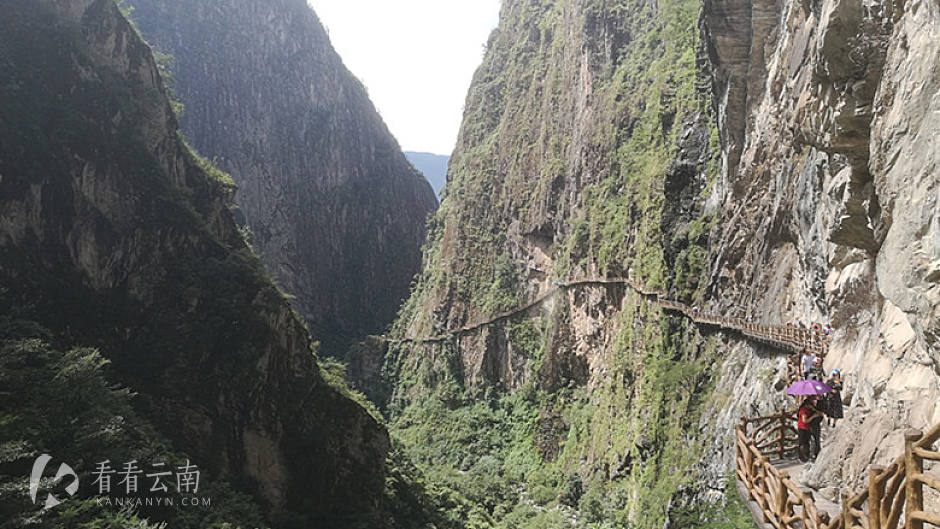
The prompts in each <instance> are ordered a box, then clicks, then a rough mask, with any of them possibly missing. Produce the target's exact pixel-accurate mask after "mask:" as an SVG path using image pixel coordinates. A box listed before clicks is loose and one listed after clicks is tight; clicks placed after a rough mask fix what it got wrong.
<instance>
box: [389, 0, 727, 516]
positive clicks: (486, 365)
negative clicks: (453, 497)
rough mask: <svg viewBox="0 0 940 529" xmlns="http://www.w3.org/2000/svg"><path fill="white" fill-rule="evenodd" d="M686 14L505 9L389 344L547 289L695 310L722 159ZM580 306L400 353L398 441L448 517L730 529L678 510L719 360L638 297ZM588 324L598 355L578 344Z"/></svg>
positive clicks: (679, 10) (705, 512)
mask: <svg viewBox="0 0 940 529" xmlns="http://www.w3.org/2000/svg"><path fill="white" fill-rule="evenodd" d="M699 8H700V4H699V3H698V2H696V1H694V0H664V1H660V2H655V3H653V2H640V1H628V0H613V1H609V0H584V1H575V0H558V1H539V0H515V1H507V2H504V3H503V8H502V13H501V22H500V27H499V29H498V30H497V31H496V32H495V33H494V35H493V36H492V37H491V39H490V42H489V44H488V48H487V53H486V56H485V58H484V61H483V65H482V66H481V67H480V69H479V70H478V71H477V74H476V76H475V78H474V83H473V86H472V87H471V89H470V94H469V96H468V99H467V106H466V113H465V120H464V124H463V128H462V130H461V135H460V139H459V141H458V149H457V151H456V152H455V155H454V157H453V159H452V161H451V169H450V173H449V176H450V181H449V182H448V187H447V189H446V190H445V197H444V199H443V202H442V205H441V208H440V209H439V211H438V213H437V214H436V215H435V216H434V218H433V219H432V220H431V221H430V229H429V241H428V244H427V245H426V248H425V261H424V265H425V266H424V270H423V273H422V276H421V277H420V279H419V281H418V282H417V284H416V285H415V287H414V289H413V293H412V297H411V298H410V299H409V301H408V302H407V303H406V305H405V306H404V307H403V309H402V312H401V314H400V317H399V320H398V322H397V323H396V326H395V329H394V331H395V332H397V333H401V334H406V335H418V336H421V335H427V334H434V333H436V332H439V331H440V330H443V329H448V328H454V327H458V326H460V325H462V324H463V323H465V322H467V321H475V320H478V319H482V318H484V317H486V316H489V315H493V314H496V313H498V312H500V311H503V310H507V309H510V308H512V307H515V306H518V305H519V304H520V303H522V302H524V301H525V300H527V299H530V298H531V297H533V296H534V294H535V293H536V292H537V291H539V290H540V288H545V286H544V285H545V284H546V283H547V282H548V281H549V280H551V279H553V278H557V279H578V278H585V277H593V276H604V275H607V276H625V275H628V274H631V275H633V276H634V277H636V278H637V279H638V280H640V281H641V282H643V283H644V284H646V285H647V286H648V287H651V288H663V289H667V290H669V291H670V292H671V294H672V295H674V296H676V297H679V298H683V299H692V300H694V299H695V298H696V296H699V295H701V287H702V283H703V282H702V278H703V274H704V271H705V266H706V256H707V255H708V233H709V231H710V229H711V227H712V226H713V222H714V220H713V218H712V217H711V216H710V215H707V214H706V213H705V212H704V208H703V206H702V204H703V203H704V197H705V195H706V194H707V193H708V183H709V182H710V181H711V180H712V179H714V178H715V177H716V175H717V170H718V167H717V154H718V149H717V147H718V146H717V133H716V125H715V123H714V119H713V116H712V115H711V112H712V110H711V104H710V100H709V95H708V93H707V89H706V88H705V84H706V81H705V79H706V78H705V75H704V72H702V71H701V70H700V65H699V64H698V62H697V61H698V53H699V51H700V44H699V42H698V31H697V21H698V15H699ZM539 284H541V285H542V286H541V287H540V286H539ZM585 288H588V287H585ZM589 288H591V289H593V290H591V291H590V292H591V296H593V298H599V299H600V300H601V301H600V302H596V301H595V302H593V303H596V305H590V306H588V305H586V304H587V303H588V301H587V297H588V294H583V295H582V294H579V293H573V294H567V295H564V294H563V295H556V296H554V297H553V298H552V300H551V303H550V305H549V306H550V307H551V309H550V311H549V310H548V309H546V310H545V311H543V312H542V313H541V315H539V314H538V312H539V311H534V312H536V314H520V315H518V316H515V317H513V318H510V319H509V320H508V321H507V322H504V323H501V324H499V325H493V326H490V327H487V328H485V329H483V330H481V331H479V332H478V333H473V334H472V335H467V336H465V337H462V338H461V339H459V340H458V339H454V340H451V341H448V342H445V343H442V344H427V345H413V346H412V345H401V346H397V345H396V346H392V349H391V351H390V352H389V354H388V357H387V364H386V370H387V372H388V373H389V376H390V377H391V378H392V380H393V381H394V383H395V387H394V391H393V392H392V396H391V398H390V400H389V402H388V410H389V413H390V415H391V417H392V419H391V431H392V435H393V437H395V438H397V439H398V440H399V441H400V442H401V443H402V446H403V448H404V450H405V452H406V453H408V454H409V456H410V457H411V459H412V460H413V461H414V462H415V464H416V466H417V468H418V469H420V470H421V471H422V472H424V473H425V474H426V475H427V476H428V477H429V478H431V479H432V480H434V481H436V482H437V483H439V484H442V486H446V487H447V488H450V489H452V490H454V491H456V493H457V494H459V495H461V496H463V497H466V498H469V499H471V500H472V501H473V503H474V505H475V508H474V509H472V510H471V511H468V512H465V513H462V514H461V516H462V517H463V520H464V521H465V523H466V524H467V526H469V527H505V528H510V527H512V528H520V527H521V528H525V527H533V528H534V527H540V528H541V527H639V528H654V527H655V528H659V527H663V526H664V524H666V525H667V526H671V527H679V526H682V527H689V526H695V525H697V524H712V525H707V526H709V527H717V526H718V525H715V524H721V523H725V522H721V521H720V520H729V521H728V522H727V523H728V524H729V525H728V526H734V525H736V524H739V523H740V520H741V519H742V518H741V517H740V516H737V514H738V513H740V508H739V507H735V506H734V505H733V504H732V505H731V507H729V508H730V509H731V511H730V514H728V513H722V512H719V511H720V509H718V510H715V509H702V510H698V511H696V510H689V509H687V508H684V507H682V506H681V504H682V502H680V501H679V496H680V495H681V496H683V497H686V498H688V497H694V496H695V495H696V494H697V493H699V492H701V491H698V490H695V486H694V480H693V474H692V471H693V468H694V467H695V465H696V464H697V463H699V457H700V454H701V453H702V449H703V448H704V446H705V443H706V442H707V441H708V440H707V439H703V438H701V436H700V434H699V432H698V430H699V425H700V423H701V422H702V421H703V420H705V419H704V418H703V417H702V412H703V410H704V408H705V407H706V405H707V404H708V403H709V402H710V399H711V398H712V397H711V394H712V387H713V385H714V376H715V370H716V365H717V364H716V361H717V360H718V354H717V350H718V343H717V342H716V341H715V339H714V338H708V337H706V336H702V335H700V334H699V333H698V331H697V330H696V329H695V328H694V326H691V325H690V324H689V323H688V322H687V321H686V320H684V319H682V318H678V317H676V316H672V315H667V314H664V313H662V312H661V311H660V310H659V309H658V308H655V307H653V306H650V305H648V304H646V303H644V302H643V301H642V298H641V297H640V296H637V295H636V294H635V293H633V292H632V291H630V290H627V291H626V292H624V291H622V290H618V288H617V287H589ZM566 292H567V291H566ZM582 312H583V314H582ZM595 312H599V313H600V315H597V314H595ZM585 314H588V315H590V316H585ZM585 317H587V318H592V321H593V322H597V323H596V325H598V326H599V327H601V328H600V330H599V331H597V332H598V333H599V334H595V335H590V336H585V335H581V334H579V333H581V332H583V331H582V330H579V328H578V325H583V323H580V322H581V321H583V319H584V318H585ZM522 328H525V329H526V331H525V332H521V333H520V332H519V329H522ZM598 336H600V338H597V337H598ZM585 340H587V341H591V342H592V343H593V344H594V345H593V346H592V348H591V349H590V350H587V352H585V348H583V347H579V346H578V344H579V342H582V341H585ZM576 349H577V350H578V351H579V353H576V352H575V350H576ZM584 354H586V355H588V356H590V357H591V358H592V359H591V360H590V362H592V364H588V360H586V359H585V358H584V357H582V356H580V355H584ZM494 365H497V366H501V367H493V366H494ZM716 520H718V521H716Z"/></svg>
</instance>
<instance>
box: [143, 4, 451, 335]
mask: <svg viewBox="0 0 940 529" xmlns="http://www.w3.org/2000/svg"><path fill="white" fill-rule="evenodd" d="M128 4H129V5H131V6H133V7H134V12H133V16H134V19H135V20H136V22H137V24H138V26H139V27H140V30H141V32H142V33H143V35H144V36H145V37H146V38H147V40H148V41H150V43H151V44H153V45H154V47H155V48H156V49H158V50H160V51H162V52H164V53H168V54H170V55H172V56H174V58H173V62H172V71H173V76H174V77H175V80H176V82H175V88H176V91H177V93H178V94H179V98H180V100H181V102H182V103H183V104H184V105H185V109H186V110H185V112H184V114H183V116H182V118H181V120H180V125H181V127H182V129H183V132H184V134H185V135H186V137H187V138H188V139H189V140H190V141H191V142H192V144H193V146H194V147H195V148H196V150H198V151H199V152H201V153H203V154H205V155H206V156H208V157H210V158H213V159H216V160H217V161H218V164H219V168H220V169H223V170H224V171H226V172H228V173H230V174H231V175H232V178H233V179H234V180H235V183H236V184H238V187H239V189H238V194H237V195H236V200H237V201H238V205H239V206H240V208H241V211H242V212H244V215H245V217H246V219H247V224H248V226H249V227H250V228H251V232H252V235H253V239H252V242H253V246H254V247H255V249H256V250H257V251H258V253H259V254H260V255H261V258H262V259H263V260H264V262H265V263H266V264H267V267H268V269H269V270H270V271H271V273H272V274H273V275H274V277H275V278H276V279H277V281H278V283H279V284H280V285H281V287H282V288H283V289H284V291H285V292H287V293H289V294H291V295H293V296H295V297H296V299H295V305H296V307H297V308H298V309H299V311H300V313H301V314H302V315H303V316H304V317H305V318H306V319H307V322H308V323H309V325H310V329H311V331H312V332H313V333H314V334H315V336H316V337H317V339H318V340H320V341H321V342H322V344H323V346H324V349H323V350H325V351H333V352H336V351H337V350H342V349H343V346H344V344H345V343H346V341H347V340H349V339H354V338H355V337H358V336H362V335H365V334H369V333H377V332H381V331H382V329H384V328H385V326H386V325H387V324H388V323H389V322H390V321H391V320H392V319H393V318H394V316H395V314H396V312H397V311H398V308H399V306H400V305H401V302H402V300H403V299H404V298H405V297H407V295H408V286H409V284H410V282H411V279H412V277H413V276H414V274H415V272H416V271H417V270H418V268H419V267H420V265H421V251H420V247H421V244H422V243H423V242H424V239H425V220H426V219H427V216H428V214H429V213H430V212H432V211H434V210H435V208H436V207H437V201H436V200H435V197H434V193H433V191H432V190H431V186H430V185H428V183H427V182H426V181H425V179H424V178H422V177H421V175H419V174H418V173H417V171H415V170H414V169H413V168H412V167H411V165H410V164H409V163H408V162H407V161H406V160H405V157H404V155H403V154H402V152H401V148H400V147H399V145H398V143H397V142H396V141H395V138H394V137H392V135H391V134H390V133H389V131H388V128H387V127H386V126H385V123H383V122H382V119H381V118H380V117H379V114H378V112H376V110H375V107H374V106H373V105H372V102H371V101H370V100H369V97H368V95H367V94H366V90H365V88H363V86H362V84H361V83H360V82H359V81H358V80H356V78H355V76H353V75H352V74H351V73H350V72H349V71H348V70H347V69H346V67H345V66H343V63H342V60H341V59H340V57H339V55H337V54H336V52H335V51H334V49H333V46H332V45H331V44H330V41H329V38H328V36H327V34H326V31H325V30H324V29H323V25H322V24H321V23H320V21H319V19H318V18H317V16H316V14H315V13H314V12H313V11H312V10H311V9H310V7H309V6H308V5H307V2H306V0H159V1H157V0H146V1H145V0H130V1H129V2H128Z"/></svg>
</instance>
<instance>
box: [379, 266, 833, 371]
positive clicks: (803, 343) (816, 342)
mask: <svg viewBox="0 0 940 529" xmlns="http://www.w3.org/2000/svg"><path fill="white" fill-rule="evenodd" d="M589 285H627V286H629V287H630V288H632V289H633V290H635V291H636V292H637V293H639V294H640V295H642V296H644V297H645V298H647V299H648V300H650V301H652V302H653V303H656V304H657V305H659V306H660V307H662V308H663V309H665V310H669V311H673V312H680V313H682V314H683V315H685V316H686V317H687V318H689V319H690V320H692V321H694V322H695V323H698V324H700V325H709V326H714V327H719V328H721V329H723V330H726V331H732V332H737V333H740V334H742V335H743V336H745V337H746V338H749V339H751V340H755V341H758V342H761V343H764V344H767V345H770V346H772V347H776V348H779V349H782V350H784V351H788V352H791V353H794V354H793V356H792V357H791V362H790V364H791V372H790V378H791V379H792V378H793V377H794V375H795V376H799V368H798V362H799V358H798V354H799V353H800V352H801V351H803V350H804V349H809V350H811V351H813V352H814V353H816V355H817V356H820V357H825V356H826V352H827V350H828V343H827V341H826V339H825V338H826V337H825V335H823V333H821V332H817V331H814V330H813V329H804V328H799V327H793V326H787V325H771V324H764V323H755V322H750V321H747V320H746V319H743V318H730V317H727V316H723V315H721V314H718V313H714V312H706V311H700V310H696V309H694V308H693V307H690V306H688V305H687V304H685V303H682V302H680V301H674V300H671V299H667V298H666V297H665V295H666V293H665V292H663V291H661V290H650V289H647V288H646V287H645V286H643V285H641V284H640V283H639V282H638V281H636V280H634V279H632V278H629V277H612V278H585V279H577V280H570V281H556V282H554V283H553V284H552V288H550V289H548V290H546V291H545V292H544V293H542V294H540V295H539V296H537V297H536V298H534V299H532V300H530V301H529V302H527V303H525V304H522V305H520V306H518V307H516V308H514V309H512V310H508V311H505V312H501V313H499V314H496V315H495V316H491V317H489V318H486V319H484V320H482V321H478V322H473V323H467V324H465V325H463V326H461V327H459V328H456V329H450V330H447V331H443V332H442V333H440V334H437V335H434V336H426V337H406V338H386V337H377V338H379V339H380V340H384V341H386V342H389V343H434V342H442V341H445V340H447V339H449V338H451V337H453V336H457V335H460V334H465V333H470V332H473V331H476V330H479V329H481V328H483V327H486V326H487V325H492V324H494V323H498V322H501V321H504V320H506V319H508V318H511V317H513V316H515V315H518V314H521V313H523V312H526V311H528V310H530V309H532V308H533V307H536V306H538V305H541V304H542V303H544V302H545V300H547V299H549V298H550V297H551V296H553V295H554V294H555V293H557V292H559V291H561V290H567V289H571V288H576V287H581V286H589Z"/></svg>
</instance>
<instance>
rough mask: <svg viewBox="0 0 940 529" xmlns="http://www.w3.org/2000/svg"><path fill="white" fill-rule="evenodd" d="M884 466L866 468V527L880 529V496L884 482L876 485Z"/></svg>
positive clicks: (882, 492)
mask: <svg viewBox="0 0 940 529" xmlns="http://www.w3.org/2000/svg"><path fill="white" fill-rule="evenodd" d="M882 471H884V467H882V466H879V465H872V466H871V468H869V469H868V529H881V497H882V496H883V495H884V483H882V484H881V485H880V486H879V485H878V476H880V475H881V472H882Z"/></svg>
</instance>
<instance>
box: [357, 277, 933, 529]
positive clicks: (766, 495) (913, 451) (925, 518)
mask: <svg viewBox="0 0 940 529" xmlns="http://www.w3.org/2000/svg"><path fill="white" fill-rule="evenodd" d="M610 284H618V285H627V286H629V287H630V288H632V289H633V290H635V291H636V292H637V293H639V294H640V295H642V296H644V297H645V298H647V299H648V300H649V301H651V302H653V303H656V304H657V305H658V306H660V307H661V308H663V309H664V310H669V311H673V312H679V313H681V314H683V315H684V316H686V317H687V318H689V319H690V320H691V321H693V322H695V323H697V324H700V325H708V326H713V327H718V328H720V329H722V330H725V331H731V332H737V333H740V334H741V335H742V336H744V337H745V338H748V339H751V340H755V341H757V342H760V343H764V344H767V345H769V346H772V347H776V348H778V349H782V350H784V351H786V352H788V353H790V355H789V358H788V362H787V365H788V373H787V378H788V381H789V382H790V383H792V382H795V381H796V380H799V379H800V378H801V375H800V373H801V370H800V365H799V355H800V353H801V352H802V351H804V350H810V351H812V352H814V353H815V354H816V355H817V356H819V357H821V358H825V356H826V353H827V352H828V340H827V338H828V337H827V336H826V335H825V334H824V333H822V332H820V331H819V330H814V329H810V328H802V327H794V326H791V325H770V324H764V323H755V322H751V321H747V320H745V319H742V318H731V317H727V316H723V315H721V314H717V313H713V312H707V311H700V310H698V309H696V308H693V307H690V306H688V305H687V304H685V303H682V302H679V301H674V300H670V299H667V298H666V297H665V292H663V291H661V290H650V289H647V288H646V287H644V286H643V285H641V284H640V283H639V282H637V281H636V280H634V279H632V278H619V277H618V278H587V279H579V280H571V281H563V282H561V281H558V282H554V283H553V284H552V288H550V289H548V290H547V291H545V292H544V293H542V294H540V295H539V296H537V297H536V298H535V299H532V300H531V301H529V302H527V303H525V304H522V305H520V306H519V307H516V308H514V309H512V310H509V311H505V312H501V313H499V314H497V315H495V316H491V317H489V318H486V319H484V320H482V321H478V322H474V323H468V324H466V325H463V326H461V327H459V328H456V329H450V330H447V331H444V332H442V333H441V334H438V335H435V336H428V337H407V338H387V337H384V336H382V337H376V338H378V339H379V340H383V341H386V342H389V343H436V342H443V341H446V340H448V339H450V338H452V337H455V336H459V335H461V334H466V333H471V332H474V331H477V330H479V329H482V328H483V327H485V326H487V325H492V324H494V323H498V322H501V321H504V320H506V319H509V318H511V317H513V316H516V315H518V314H521V313H524V312H526V311H528V310H530V309H532V308H534V307H536V306H538V305H540V304H542V303H543V302H545V301H546V300H547V299H549V298H550V297H551V296H552V295H554V294H555V293H557V292H559V291H561V290H566V289H570V288H576V287H580V286H588V285H610ZM795 422H796V410H790V411H788V410H780V411H779V412H777V413H775V414H773V415H768V416H763V417H756V418H751V419H749V418H746V417H742V418H741V422H740V424H738V426H737V427H736V428H735V474H736V478H737V483H738V491H739V493H740V494H741V496H742V497H743V498H744V499H745V501H747V502H748V505H749V508H750V509H751V512H752V514H753V515H754V519H755V521H756V522H757V523H758V524H759V525H760V526H761V527H765V528H772V529H785V528H790V529H798V528H801V529H899V528H903V529H923V528H924V524H925V523H927V524H932V525H935V526H937V527H940V505H937V504H936V503H934V504H931V505H927V506H926V507H925V502H924V491H923V487H924V486H925V485H926V486H927V487H930V488H931V489H933V490H934V491H935V492H936V494H940V478H937V477H935V475H932V474H930V473H928V472H929V469H928V471H927V472H925V463H926V464H928V465H929V464H933V463H934V462H936V461H940V449H938V448H937V447H936V446H935V445H936V444H937V442H938V440H940V424H938V425H936V426H934V427H933V428H932V429H931V430H930V431H929V432H928V433H927V434H926V435H924V434H922V433H921V432H920V431H917V430H909V431H908V432H906V433H905V450H904V454H902V455H900V456H899V457H898V459H897V460H896V461H895V462H894V463H892V464H891V465H889V466H888V467H887V468H883V467H879V466H872V467H871V469H870V471H869V485H868V487H867V489H865V490H862V491H861V492H858V493H857V494H855V495H851V494H850V493H849V492H847V491H844V490H843V491H842V494H841V502H840V503H841V505H836V504H832V503H830V502H827V501H825V500H823V499H817V498H815V497H814V496H813V494H812V492H810V491H809V490H807V489H806V488H804V487H801V486H800V485H799V484H797V483H796V482H795V481H793V479H792V478H791V477H790V474H789V471H788V468H789V467H792V466H793V459H794V456H795V455H796V452H797V432H796V428H795V427H794V424H795ZM938 467H940V465H938ZM935 470H937V471H938V472H940V468H937V469H935Z"/></svg>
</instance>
